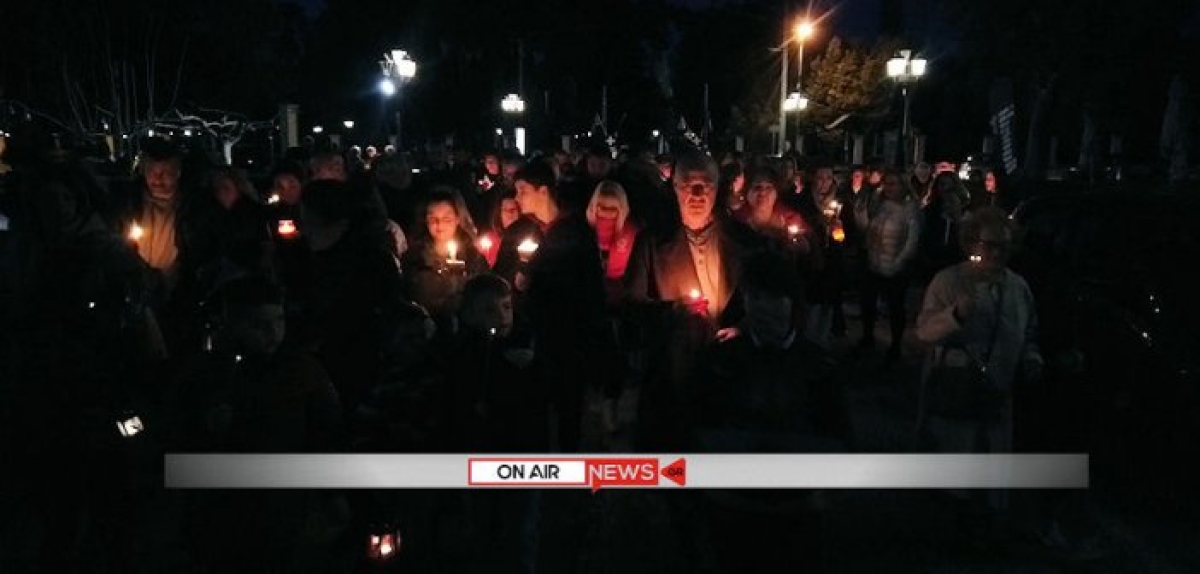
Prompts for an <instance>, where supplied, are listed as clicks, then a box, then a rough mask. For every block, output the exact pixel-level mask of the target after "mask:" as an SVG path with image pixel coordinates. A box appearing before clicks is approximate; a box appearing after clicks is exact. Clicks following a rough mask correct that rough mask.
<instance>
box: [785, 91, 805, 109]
mask: <svg viewBox="0 0 1200 574" xmlns="http://www.w3.org/2000/svg"><path fill="white" fill-rule="evenodd" d="M806 109H808V97H806V96H805V95H804V94H801V93H800V92H792V93H790V94H788V96H787V97H786V98H784V100H783V111H785V112H799V111H804V110H806Z"/></svg>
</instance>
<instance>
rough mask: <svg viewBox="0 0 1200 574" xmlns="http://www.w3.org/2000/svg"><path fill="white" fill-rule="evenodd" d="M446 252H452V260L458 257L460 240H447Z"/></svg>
mask: <svg viewBox="0 0 1200 574" xmlns="http://www.w3.org/2000/svg"><path fill="white" fill-rule="evenodd" d="M446 253H449V254H450V261H455V260H457V259H458V242H457V241H454V240H453V239H451V240H450V241H447V242H446Z"/></svg>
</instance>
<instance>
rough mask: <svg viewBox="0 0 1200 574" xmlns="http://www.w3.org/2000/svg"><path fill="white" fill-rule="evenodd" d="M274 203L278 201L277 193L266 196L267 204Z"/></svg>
mask: <svg viewBox="0 0 1200 574" xmlns="http://www.w3.org/2000/svg"><path fill="white" fill-rule="evenodd" d="M276 203H279V194H278V193H272V194H271V197H268V198H267V205H275V204H276Z"/></svg>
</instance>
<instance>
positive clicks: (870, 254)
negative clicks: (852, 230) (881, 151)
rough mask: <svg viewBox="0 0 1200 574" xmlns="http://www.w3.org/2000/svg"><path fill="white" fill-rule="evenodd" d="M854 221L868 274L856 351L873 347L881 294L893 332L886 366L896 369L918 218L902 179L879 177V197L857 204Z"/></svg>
mask: <svg viewBox="0 0 1200 574" xmlns="http://www.w3.org/2000/svg"><path fill="white" fill-rule="evenodd" d="M854 217H855V219H856V220H857V223H858V226H859V228H861V229H863V230H864V231H865V235H866V249H867V274H866V276H865V277H864V281H863V284H862V290H861V291H860V293H861V294H862V296H861V301H860V304H861V306H862V318H863V336H862V341H860V342H859V346H860V347H862V348H869V347H872V346H874V345H875V319H876V316H877V314H878V310H877V308H876V300H877V299H878V297H879V295H880V294H881V293H882V294H883V296H884V298H885V299H886V300H887V304H888V317H889V319H890V321H891V328H892V341H891V347H890V348H889V349H888V362H889V363H894V362H896V361H898V360H899V359H900V342H901V340H902V339H903V336H904V326H905V323H906V322H907V313H906V312H905V305H904V299H905V293H907V290H908V275H909V267H910V266H911V263H912V261H913V260H914V259H915V257H916V255H917V246H918V244H919V239H920V234H921V223H920V221H921V219H920V218H921V213H920V210H919V208H918V206H917V200H916V199H915V198H914V197H913V196H912V193H911V192H910V191H909V190H908V189H907V188H905V187H904V180H903V178H902V177H901V176H900V174H899V173H897V172H893V171H889V172H888V173H886V174H885V175H884V176H883V187H882V188H881V190H880V193H879V196H878V197H875V196H874V195H873V194H872V196H868V197H863V198H861V199H860V200H859V201H857V202H856V203H855V208H854Z"/></svg>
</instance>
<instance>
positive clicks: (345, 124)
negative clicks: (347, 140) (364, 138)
mask: <svg viewBox="0 0 1200 574" xmlns="http://www.w3.org/2000/svg"><path fill="white" fill-rule="evenodd" d="M342 127H345V128H346V129H348V130H352V129H354V120H344V121H342Z"/></svg>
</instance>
